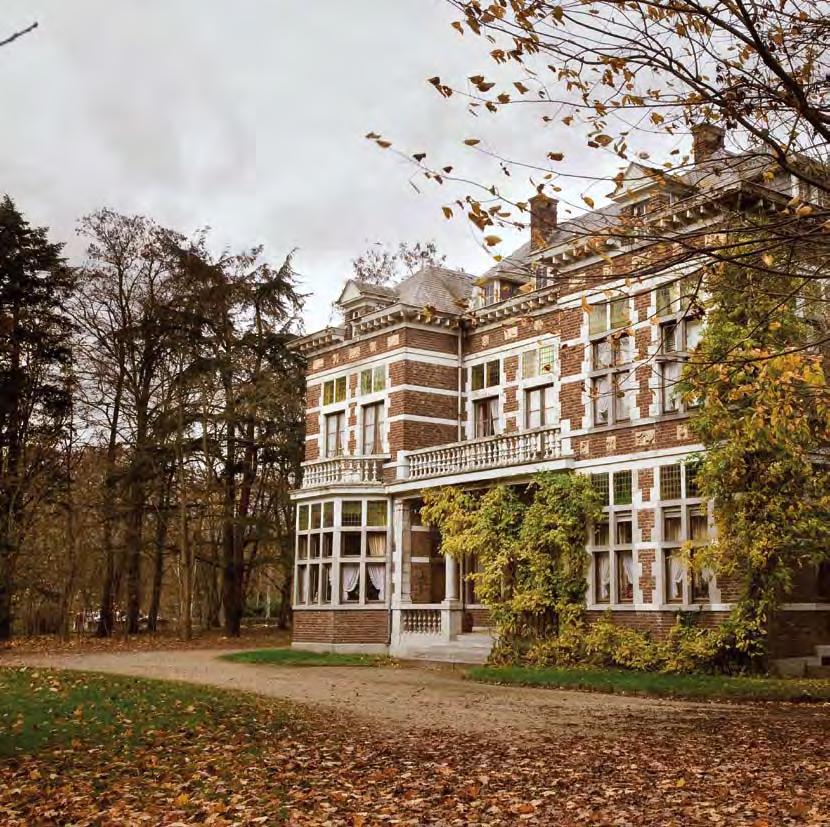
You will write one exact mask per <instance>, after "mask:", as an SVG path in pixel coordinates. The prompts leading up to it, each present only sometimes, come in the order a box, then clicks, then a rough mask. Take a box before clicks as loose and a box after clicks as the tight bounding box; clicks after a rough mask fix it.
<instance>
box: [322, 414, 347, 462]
mask: <svg viewBox="0 0 830 827" xmlns="http://www.w3.org/2000/svg"><path fill="white" fill-rule="evenodd" d="M346 444H347V437H346V412H345V411H340V413H334V414H327V415H326V456H327V457H339V456H342V455H343V454H344V453H345V449H346Z"/></svg>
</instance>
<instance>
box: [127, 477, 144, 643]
mask: <svg viewBox="0 0 830 827" xmlns="http://www.w3.org/2000/svg"><path fill="white" fill-rule="evenodd" d="M143 517H144V496H143V492H142V490H141V484H140V483H139V482H136V481H133V483H132V485H131V486H130V509H129V513H128V514H127V521H126V531H125V536H124V541H125V546H126V554H127V618H126V630H125V631H126V633H127V634H128V635H135V634H138V630H139V617H140V614H141V545H142V528H143V522H144V520H143Z"/></svg>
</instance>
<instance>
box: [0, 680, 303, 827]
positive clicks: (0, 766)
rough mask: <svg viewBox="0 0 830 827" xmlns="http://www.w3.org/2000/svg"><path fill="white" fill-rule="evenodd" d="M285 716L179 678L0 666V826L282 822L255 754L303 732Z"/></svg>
mask: <svg viewBox="0 0 830 827" xmlns="http://www.w3.org/2000/svg"><path fill="white" fill-rule="evenodd" d="M291 712H292V710H291V709H290V708H289V707H288V706H287V705H286V704H280V703H279V702H275V701H273V700H271V701H267V702H266V701H265V700H263V699H260V698H258V697H256V696H253V695H244V694H242V693H234V692H226V691H222V690H218V689H217V690H212V689H207V688H202V687H198V686H190V685H187V684H179V683H172V682H167V681H157V680H145V679H138V678H127V677H117V676H114V675H99V674H93V673H84V672H68V671H66V672H64V671H52V670H47V669H31V668H26V669H2V668H0V823H2V824H3V825H4V826H5V825H9V827H23V825H30V824H46V823H49V824H58V823H60V824H68V823H72V824H99V823H107V824H137V823H145V822H146V823H148V824H169V823H173V822H175V823H188V824H189V823H198V824H204V823H209V824H214V823H215V824H231V823H240V824H242V823H244V824H256V823H262V824H264V823H266V821H267V823H268V824H282V823H284V822H285V821H286V819H287V810H286V809H285V807H286V801H285V796H286V791H285V788H284V786H283V785H282V784H281V783H280V780H279V779H278V778H275V777H274V775H273V772H269V768H268V767H267V765H265V764H264V763H263V760H262V757H263V756H264V755H266V754H268V751H269V750H270V749H272V745H273V744H274V743H276V742H278V741H279V740H280V739H285V738H288V737H291V733H292V732H293V733H297V732H302V731H303V723H302V721H298V720H296V716H295V715H294V714H291ZM295 724H296V725H295ZM240 774H242V775H244V778H245V782H244V784H245V786H243V787H240V785H239V778H240ZM265 802H267V805H266V804H265ZM103 813H106V817H104V816H103V815H102V814H103ZM208 818H209V819H210V820H206V819H208ZM257 818H261V819H262V820H261V821H256V819H257Z"/></svg>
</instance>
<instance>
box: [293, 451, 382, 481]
mask: <svg viewBox="0 0 830 827" xmlns="http://www.w3.org/2000/svg"><path fill="white" fill-rule="evenodd" d="M387 460H388V457H386V456H367V457H363V456H352V457H347V456H343V457H330V458H328V459H315V460H311V461H310V462H304V463H303V485H302V487H303V488H321V487H325V486H328V485H382V484H383V463H384V462H386V461H387Z"/></svg>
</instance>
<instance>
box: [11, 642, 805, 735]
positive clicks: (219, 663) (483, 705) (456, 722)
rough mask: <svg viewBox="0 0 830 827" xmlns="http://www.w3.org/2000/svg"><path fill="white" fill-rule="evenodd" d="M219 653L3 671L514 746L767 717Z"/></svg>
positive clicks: (18, 659) (68, 659)
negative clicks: (279, 703)
mask: <svg viewBox="0 0 830 827" xmlns="http://www.w3.org/2000/svg"><path fill="white" fill-rule="evenodd" d="M227 651H233V650H227ZM221 654H223V652H222V651H216V650H213V651H198V650H189V651H156V652H122V653H94V654H93V653H85V654H73V655H45V654H40V655H19V656H15V657H6V658H0V666H1V665H4V664H5V665H13V664H15V665H21V664H27V665H30V666H45V667H52V668H58V669H81V670H89V671H94V672H110V673H115V674H119V675H134V676H136V677H149V678H164V679H170V680H177V681H186V682H189V683H196V684H205V685H210V686H217V687H221V688H225V689H235V690H242V691H246V692H255V693H257V694H260V695H265V696H270V697H274V698H283V699H287V700H291V701H298V702H301V703H307V704H311V705H313V706H315V707H317V708H330V709H332V710H336V711H339V712H346V713H349V714H351V715H357V716H359V717H361V718H364V719H367V718H368V719H374V720H380V721H383V722H384V724H385V726H387V727H388V726H389V725H399V726H402V727H405V728H408V729H411V728H426V729H436V730H458V731H459V732H473V733H480V734H486V735H500V734H503V735H504V736H505V737H509V738H511V739H514V738H515V736H516V734H522V735H524V736H534V735H538V736H544V735H550V734H551V733H553V732H557V731H558V732H571V733H573V732H576V731H578V732H582V733H585V734H588V733H591V734H594V735H609V736H614V735H615V734H618V733H620V732H630V731H631V730H632V728H639V727H642V726H645V727H646V729H648V730H651V731H675V732H678V731H686V732H688V731H695V730H698V731H700V730H703V729H705V730H708V731H713V730H715V729H717V727H718V726H719V722H723V721H725V720H726V719H735V718H736V717H739V718H745V716H751V715H757V714H759V713H761V710H760V709H759V708H758V707H739V706H735V705H727V704H716V703H706V704H703V703H688V702H682V701H668V700H657V699H652V698H636V697H633V698H632V697H621V696H615V695H603V694H590V693H584V692H570V691H560V690H542V689H529V688H527V689H526V688H521V687H504V686H493V685H488V684H477V683H473V682H471V681H465V680H463V679H462V673H461V671H460V670H453V669H452V668H451V667H443V666H442V667H436V666H431V665H424V664H405V665H400V666H384V667H366V668H363V667H308V666H304V667H286V666H271V665H252V664H243V663H231V662H229V661H224V660H220V659H219V655H221ZM794 712H795V710H790V712H789V714H793V713H794Z"/></svg>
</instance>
